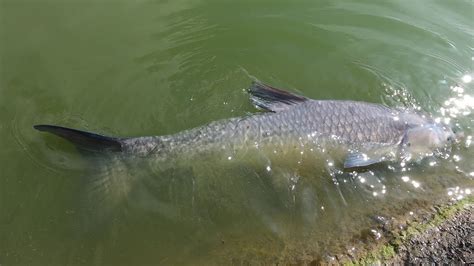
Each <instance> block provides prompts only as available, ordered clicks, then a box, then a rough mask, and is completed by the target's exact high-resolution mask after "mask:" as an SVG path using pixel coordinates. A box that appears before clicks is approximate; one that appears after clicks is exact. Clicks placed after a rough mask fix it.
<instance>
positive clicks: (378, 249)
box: [327, 196, 474, 265]
mask: <svg viewBox="0 0 474 266" xmlns="http://www.w3.org/2000/svg"><path fill="white" fill-rule="evenodd" d="M473 210H474V197H472V196H471V197H468V198H465V199H463V200H461V201H457V202H449V203H445V204H440V205H436V206H435V207H432V208H430V209H429V210H426V211H422V212H420V213H418V214H416V215H413V213H411V214H408V215H407V217H402V218H399V219H392V220H390V221H386V222H384V223H382V224H381V226H380V229H381V230H383V231H384V233H385V235H386V237H385V240H384V241H382V242H380V243H378V244H374V245H373V246H372V249H371V250H370V249H366V250H365V251H362V252H359V254H357V255H354V254H341V255H337V256H334V257H333V260H332V261H327V263H330V264H332V263H334V262H337V263H338V264H339V263H342V264H346V265H351V264H356V265H358V264H363V265H367V264H372V265H373V264H386V263H388V264H406V263H408V264H420V263H422V264H425V263H430V264H433V263H435V264H451V263H455V264H465V263H466V264H470V263H474V254H472V250H473V238H474V233H473V232H474V219H473V218H474V217H473V216H474V214H473Z"/></svg>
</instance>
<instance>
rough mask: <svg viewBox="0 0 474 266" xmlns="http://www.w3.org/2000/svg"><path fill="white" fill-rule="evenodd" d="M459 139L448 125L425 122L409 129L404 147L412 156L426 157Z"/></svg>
mask: <svg viewBox="0 0 474 266" xmlns="http://www.w3.org/2000/svg"><path fill="white" fill-rule="evenodd" d="M457 139H458V136H457V135H456V134H455V133H454V131H453V129H452V128H451V127H449V126H448V125H444V124H437V123H433V124H425V125H420V126H416V127H412V128H409V129H407V130H406V132H405V135H404V137H403V140H402V147H403V150H404V152H405V153H408V154H409V155H410V156H411V157H419V156H423V157H424V156H428V155H431V154H433V153H434V152H435V151H440V150H443V149H447V148H449V147H450V146H451V145H452V144H453V143H454V142H455V141H456V140H457Z"/></svg>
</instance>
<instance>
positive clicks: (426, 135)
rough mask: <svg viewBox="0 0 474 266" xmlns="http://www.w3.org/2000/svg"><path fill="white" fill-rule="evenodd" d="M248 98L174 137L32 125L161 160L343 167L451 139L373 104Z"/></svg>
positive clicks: (417, 151)
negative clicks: (307, 153) (290, 157)
mask: <svg viewBox="0 0 474 266" xmlns="http://www.w3.org/2000/svg"><path fill="white" fill-rule="evenodd" d="M249 93H250V94H251V100H252V102H253V103H254V104H255V105H256V106H257V107H259V108H261V109H263V110H264V111H266V112H261V113H258V114H255V115H252V116H247V117H238V118H231V119H226V120H220V121H215V122H212V123H210V124H208V125H205V126H202V127H198V128H194V129H190V130H186V131H183V132H180V133H177V134H174V135H168V136H154V137H137V138H110V137H105V136H101V135H97V134H93V133H88V132H83V131H78V130H74V129H68V128H63V127H58V126H49V125H39V126H35V128H36V129H38V130H41V131H48V132H51V133H53V134H56V135H58V136H61V137H63V138H66V139H68V140H70V141H72V142H73V143H75V144H76V145H77V146H78V147H82V148H85V149H89V150H94V151H107V150H108V151H120V152H123V153H126V154H132V155H138V156H146V157H156V158H159V159H163V160H166V159H167V158H179V157H186V158H190V159H192V158H199V156H202V155H206V154H211V153H216V154H219V153H221V154H226V155H228V157H229V158H232V154H238V153H241V154H242V153H245V152H246V151H248V150H251V149H258V150H260V151H261V152H263V153H267V154H269V155H271V154H272V153H281V154H285V153H289V152H290V151H289V150H291V149H293V150H294V149H301V148H302V147H304V149H308V150H311V151H314V150H317V151H320V152H321V151H322V152H325V151H335V150H337V151H339V153H340V154H341V155H342V156H343V157H345V158H344V168H354V167H366V166H369V165H372V164H375V163H379V162H382V161H393V160H400V159H406V158H421V157H423V156H426V155H429V154H431V153H432V152H433V151H435V150H436V149H439V148H443V147H445V146H447V144H448V143H449V142H451V141H453V140H454V133H453V132H452V130H451V129H450V128H449V127H447V126H445V125H442V124H438V123H435V122H434V121H433V120H432V119H431V118H430V117H428V116H427V115H423V114H421V113H418V112H414V111H411V110H402V109H395V108H389V107H386V106H383V105H379V104H373V103H365V102H355V101H337V100H326V101H324V100H312V99H308V98H306V97H303V96H300V95H296V94H292V93H289V92H286V91H283V90H279V89H276V88H273V87H270V86H267V85H264V84H261V83H254V84H253V85H252V87H251V88H250V89H249Z"/></svg>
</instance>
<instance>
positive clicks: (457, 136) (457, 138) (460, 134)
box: [451, 128, 466, 143]
mask: <svg viewBox="0 0 474 266" xmlns="http://www.w3.org/2000/svg"><path fill="white" fill-rule="evenodd" d="M451 130H452V131H453V135H454V136H453V137H454V139H453V142H454V143H460V142H461V141H462V140H463V139H464V138H465V136H466V135H465V133H464V131H463V130H462V129H460V128H452V129H451Z"/></svg>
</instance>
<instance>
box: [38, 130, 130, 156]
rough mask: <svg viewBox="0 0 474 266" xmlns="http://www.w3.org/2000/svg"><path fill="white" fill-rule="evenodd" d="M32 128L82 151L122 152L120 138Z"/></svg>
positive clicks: (79, 131)
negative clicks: (69, 143) (47, 133)
mask: <svg viewBox="0 0 474 266" xmlns="http://www.w3.org/2000/svg"><path fill="white" fill-rule="evenodd" d="M33 128H34V129H36V130H39V131H44V132H49V133H52V134H54V135H56V136H59V137H61V138H63V139H66V140H68V141H70V142H71V143H73V144H74V145H75V146H76V147H77V148H79V149H82V150H86V151H92V152H106V151H114V152H120V151H123V147H122V140H123V139H120V138H114V137H107V136H103V135H99V134H95V133H91V132H86V131H81V130H77V129H72V128H67V127H61V126H54V125H35V126H33Z"/></svg>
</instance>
